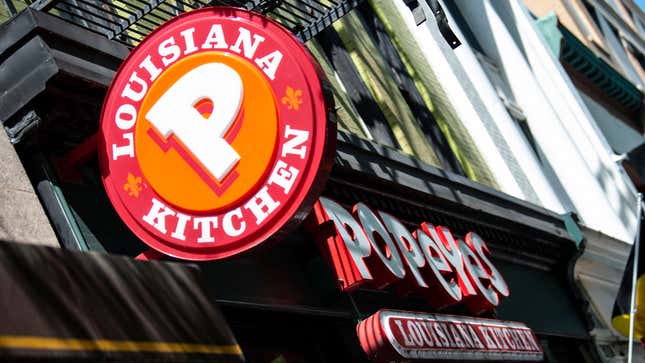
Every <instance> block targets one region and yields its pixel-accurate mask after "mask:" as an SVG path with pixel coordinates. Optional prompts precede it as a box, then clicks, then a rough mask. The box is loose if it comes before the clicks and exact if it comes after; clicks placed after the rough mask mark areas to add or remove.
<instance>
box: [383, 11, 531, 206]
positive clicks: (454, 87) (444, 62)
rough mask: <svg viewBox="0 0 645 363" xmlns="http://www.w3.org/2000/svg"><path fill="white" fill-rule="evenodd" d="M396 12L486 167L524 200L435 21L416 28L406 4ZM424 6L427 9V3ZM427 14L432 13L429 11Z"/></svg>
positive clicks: (509, 189)
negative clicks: (465, 85)
mask: <svg viewBox="0 0 645 363" xmlns="http://www.w3.org/2000/svg"><path fill="white" fill-rule="evenodd" d="M395 4H396V9H397V10H398V11H399V13H400V15H401V16H402V17H403V18H404V19H405V22H406V25H407V27H408V30H409V31H410V32H411V33H412V34H413V35H414V37H415V40H416V42H417V44H418V45H419V51H420V52H422V53H423V54H424V56H425V58H426V60H427V62H428V63H429V64H430V65H431V67H432V69H433V71H434V73H435V75H436V77H437V80H438V81H439V82H440V83H441V85H442V86H443V87H444V91H445V92H446V95H447V96H448V98H449V99H450V100H452V101H453V105H454V106H455V110H456V112H457V114H458V116H459V118H460V120H461V122H462V123H463V124H464V126H465V127H466V128H467V129H468V131H469V132H470V133H471V135H472V136H473V140H474V142H475V143H476V146H477V148H478V149H479V150H480V152H481V154H482V157H483V158H484V159H485V161H486V164H487V165H488V167H489V168H490V170H491V171H492V172H493V174H494V175H495V177H496V180H497V182H498V183H499V185H500V187H501V189H502V191H503V192H505V193H507V194H510V195H512V196H514V197H517V198H521V199H524V198H525V196H524V194H523V193H522V191H521V189H520V187H519V186H518V184H517V182H516V181H515V178H514V177H513V174H512V173H511V171H510V170H509V168H508V166H507V165H506V163H505V162H504V160H503V158H502V156H501V155H500V153H499V151H498V150H497V148H496V146H495V143H494V142H493V140H492V138H491V137H490V135H489V134H488V132H487V130H486V128H485V126H484V125H483V123H482V121H481V120H480V118H479V114H478V111H477V109H476V108H475V106H474V105H473V103H472V102H471V100H470V98H469V92H470V93H472V92H473V91H474V90H473V89H466V88H465V87H464V84H463V82H462V80H461V79H459V77H458V74H456V73H455V72H454V70H453V65H455V64H457V63H458V62H459V60H458V59H457V58H456V56H455V54H454V52H453V51H452V49H450V47H449V46H448V45H447V44H446V42H445V40H444V39H443V37H442V36H441V34H440V33H439V31H438V29H437V27H436V23H435V22H434V21H426V22H425V23H423V24H421V25H420V26H417V25H416V23H415V22H414V19H413V17H412V13H411V12H410V9H409V8H408V7H407V6H405V4H404V3H403V1H401V0H395ZM424 6H427V5H425V4H424ZM426 13H427V14H431V12H429V10H428V9H426Z"/></svg>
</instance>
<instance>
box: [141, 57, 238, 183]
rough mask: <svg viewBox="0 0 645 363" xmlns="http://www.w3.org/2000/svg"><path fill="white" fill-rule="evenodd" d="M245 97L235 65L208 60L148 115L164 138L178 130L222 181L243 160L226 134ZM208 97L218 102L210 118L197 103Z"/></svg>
mask: <svg viewBox="0 0 645 363" xmlns="http://www.w3.org/2000/svg"><path fill="white" fill-rule="evenodd" d="M242 97H243V90H242V79H241V78H240V76H239V75H238V74H237V72H236V71H235V70H234V69H233V68H231V67H229V66H227V65H225V64H223V63H207V64H203V65H201V66H199V67H196V68H194V69H192V70H191V71H189V72H188V73H186V74H185V75H184V76H182V77H181V78H180V79H179V80H178V81H177V82H175V84H173V85H172V86H171V87H170V88H169V89H168V90H167V91H166V92H165V93H164V94H163V95H162V96H161V97H160V98H159V100H157V102H156V103H155V104H154V105H153V106H152V107H151V108H150V111H148V113H147V114H146V118H147V119H148V120H149V121H150V123H151V124H152V126H154V127H155V128H156V129H157V131H159V133H161V134H162V135H163V137H164V138H169V137H170V135H171V134H175V135H176V136H177V137H178V138H179V139H180V140H181V141H182V143H183V144H184V145H185V146H186V148H187V149H188V150H189V151H190V152H191V153H192V154H193V155H194V156H195V157H196V158H197V160H199V161H200V162H201V164H202V165H204V167H205V168H206V170H207V171H208V172H209V173H210V174H211V175H212V176H213V177H214V178H215V179H217V181H220V182H221V181H222V180H223V179H224V177H226V176H227V175H228V173H229V172H230V171H231V170H232V169H233V167H234V166H235V165H236V164H237V162H238V161H239V160H240V155H239V154H238V153H237V152H236V151H235V150H234V149H233V148H232V147H231V145H229V144H228V143H227V142H226V140H224V134H225V133H226V131H228V129H229V128H230V127H231V125H232V124H233V121H235V117H236V116H237V114H238V112H239V110H240V107H241V105H242ZM204 98H207V99H210V100H211V101H212V102H213V103H214V104H216V105H217V107H215V109H214V111H213V113H212V114H211V115H209V116H208V119H206V120H204V117H203V116H202V115H201V114H200V113H199V112H197V110H196V109H195V108H194V107H193V105H195V104H196V103H197V102H198V101H199V100H201V99H204Z"/></svg>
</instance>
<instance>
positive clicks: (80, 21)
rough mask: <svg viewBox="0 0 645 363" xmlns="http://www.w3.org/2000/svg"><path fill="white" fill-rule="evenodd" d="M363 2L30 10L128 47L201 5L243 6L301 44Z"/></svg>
mask: <svg viewBox="0 0 645 363" xmlns="http://www.w3.org/2000/svg"><path fill="white" fill-rule="evenodd" d="M362 1H363V0H37V1H35V2H34V3H33V4H31V7H32V8H33V9H36V10H40V11H43V12H47V13H49V14H51V15H54V16H56V17H58V18H61V19H63V20H66V21H68V22H71V23H73V24H76V25H78V26H81V27H83V28H85V29H88V30H90V31H93V32H95V33H99V34H103V35H105V36H106V37H107V38H108V39H111V40H115V41H117V42H120V43H122V44H125V45H127V46H135V45H137V44H138V43H139V42H140V41H141V40H142V39H143V38H144V37H145V36H146V35H147V34H148V33H149V32H150V31H152V30H153V29H154V28H156V27H157V26H159V25H160V24H162V23H163V22H165V21H167V20H168V19H170V18H172V17H173V16H176V15H178V14H180V13H183V12H186V11H190V10H194V9H198V8H201V7H204V6H211V5H223V6H235V7H241V8H245V9H247V10H250V11H255V12H258V13H262V14H265V15H268V16H269V17H271V18H273V19H275V20H276V21H278V22H279V23H280V24H282V25H283V26H284V27H286V28H287V29H289V30H290V31H291V32H292V33H294V34H295V35H296V36H297V37H298V38H299V39H300V40H301V41H303V42H305V41H307V40H309V39H311V38H312V37H313V36H315V35H316V34H318V33H319V32H320V31H322V30H323V29H325V28H327V27H328V26H330V25H331V24H332V23H333V22H334V21H336V20H338V19H339V18H341V17H342V16H343V15H345V14H346V13H347V12H349V11H350V10H352V9H353V8H354V7H356V6H357V5H358V4H360V3H361V2H362Z"/></svg>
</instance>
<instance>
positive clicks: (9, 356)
mask: <svg viewBox="0 0 645 363" xmlns="http://www.w3.org/2000/svg"><path fill="white" fill-rule="evenodd" d="M198 278H199V270H198V269H197V268H195V267H191V266H189V265H184V264H180V263H169V262H155V261H152V262H147V261H136V260H133V259H131V258H127V257H117V256H110V255H106V254H99V253H83V252H72V251H68V250H62V249H57V248H51V247H42V246H33V245H24V244H15V243H7V242H0V360H21V359H23V358H25V359H33V358H36V359H51V360H62V361H67V360H69V359H74V360H76V359H81V360H85V359H86V360H91V361H97V360H102V361H103V360H107V361H119V362H129V361H149V360H154V361H155V362H159V361H173V362H200V361H208V362H242V361H243V360H244V358H243V356H242V353H241V350H240V347H239V346H238V345H237V342H236V341H235V338H234V337H233V335H232V333H231V331H230V329H229V327H228V325H227V323H226V321H225V320H224V318H223V316H222V314H221V313H220V312H219V311H218V309H217V308H216V307H215V306H214V305H213V303H212V302H211V301H209V299H208V298H207V296H206V295H205V293H204V291H203V290H202V288H201V286H200V284H199V279H198Z"/></svg>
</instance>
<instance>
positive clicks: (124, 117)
mask: <svg viewBox="0 0 645 363" xmlns="http://www.w3.org/2000/svg"><path fill="white" fill-rule="evenodd" d="M114 121H115V122H116V125H117V127H118V128H120V129H121V130H128V129H130V128H131V127H132V126H134V123H135V122H137V109H136V108H134V106H132V105H131V104H129V103H124V104H122V105H121V106H119V108H118V109H117V110H116V116H115V119H114Z"/></svg>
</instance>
